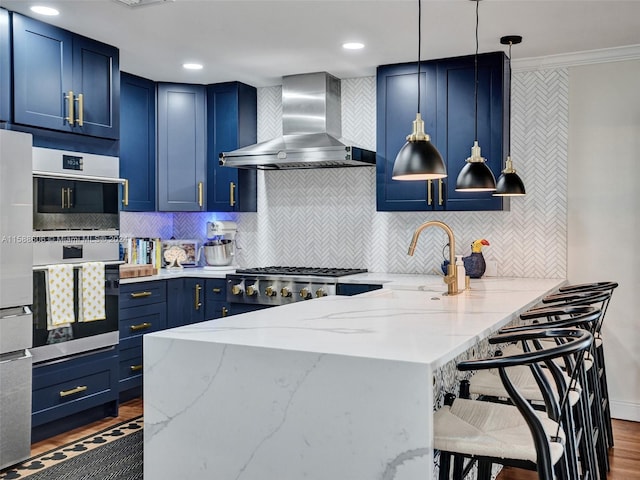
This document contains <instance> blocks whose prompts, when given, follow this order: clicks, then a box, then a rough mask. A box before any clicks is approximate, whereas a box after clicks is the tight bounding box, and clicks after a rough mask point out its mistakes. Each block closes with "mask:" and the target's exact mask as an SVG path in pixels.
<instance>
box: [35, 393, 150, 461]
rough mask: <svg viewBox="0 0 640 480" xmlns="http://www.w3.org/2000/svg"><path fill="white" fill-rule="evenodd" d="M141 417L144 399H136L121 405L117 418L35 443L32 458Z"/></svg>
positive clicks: (106, 419) (105, 419)
mask: <svg viewBox="0 0 640 480" xmlns="http://www.w3.org/2000/svg"><path fill="white" fill-rule="evenodd" d="M140 415H142V398H134V399H133V400H129V401H128V402H125V403H121V404H120V408H119V410H118V416H117V417H108V418H104V419H102V420H99V421H97V422H94V423H91V424H89V425H85V426H84V427H80V428H76V429H75V430H70V431H68V432H66V433H63V434H61V435H58V436H55V437H52V438H47V439H45V440H42V441H41V442H37V443H33V444H32V445H31V456H32V457H33V456H36V455H40V454H41V453H44V452H48V451H49V450H52V449H54V448H58V447H60V446H62V445H65V444H67V443H71V442H75V441H76V440H78V439H80V438H83V437H86V436H88V435H91V434H93V433H97V432H99V431H101V430H104V429H106V428H109V427H111V426H113V425H117V424H118V423H122V422H126V421H127V420H131V419H132V418H136V417H139V416H140Z"/></svg>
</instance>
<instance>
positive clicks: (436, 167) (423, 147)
mask: <svg viewBox="0 0 640 480" xmlns="http://www.w3.org/2000/svg"><path fill="white" fill-rule="evenodd" d="M421 17H422V2H421V0H418V113H417V114H416V119H415V120H414V121H413V132H412V133H411V135H408V136H407V143H405V144H404V146H403V147H402V148H401V149H400V151H399V152H398V155H397V156H396V159H395V162H394V163H393V173H392V175H391V178H392V179H394V180H434V179H438V178H444V177H446V176H447V169H446V167H445V165H444V160H443V159H442V155H440V152H438V149H437V148H436V147H435V146H434V145H433V144H432V143H431V141H430V140H431V139H430V137H429V135H428V134H427V133H425V131H424V121H423V120H422V115H421V114H420V44H421V42H422V27H421Z"/></svg>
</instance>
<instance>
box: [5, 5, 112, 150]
mask: <svg viewBox="0 0 640 480" xmlns="http://www.w3.org/2000/svg"><path fill="white" fill-rule="evenodd" d="M12 22H13V68H14V121H15V123H18V124H22V125H29V126H33V127H42V128H48V129H52V130H59V131H64V132H73V133H80V134H84V135H91V136H96V137H103V138H109V139H117V138H118V135H119V133H120V125H119V102H120V83H119V75H118V69H119V53H118V49H117V48H115V47H111V46H109V45H105V44H102V43H100V42H96V41H94V40H91V39H88V38H85V37H82V36H80V35H74V34H73V33H71V32H69V31H67V30H63V29H61V28H57V27H54V26H52V25H48V24H46V23H42V22H39V21H37V20H34V19H32V18H29V17H24V16H22V15H19V14H17V13H13V14H12Z"/></svg>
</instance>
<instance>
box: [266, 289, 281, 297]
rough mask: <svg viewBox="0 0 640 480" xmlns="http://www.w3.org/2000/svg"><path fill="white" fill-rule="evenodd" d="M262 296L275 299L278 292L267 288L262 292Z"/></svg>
mask: <svg viewBox="0 0 640 480" xmlns="http://www.w3.org/2000/svg"><path fill="white" fill-rule="evenodd" d="M264 294H265V295H266V296H267V297H275V296H276V295H277V294H278V292H276V289H275V288H273V287H267V288H266V290H265V291H264Z"/></svg>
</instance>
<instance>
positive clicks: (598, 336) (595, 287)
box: [558, 282, 618, 448]
mask: <svg viewBox="0 0 640 480" xmlns="http://www.w3.org/2000/svg"><path fill="white" fill-rule="evenodd" d="M616 288H618V282H595V283H580V284H574V285H565V286H564V287H560V288H559V289H558V290H559V292H560V293H575V292H594V291H605V292H609V293H610V294H611V296H613V291H614V290H615V289H616ZM611 296H610V297H609V298H608V299H607V300H606V301H605V302H603V305H602V307H601V309H602V319H601V320H600V326H599V327H598V329H597V332H596V333H595V336H594V340H593V341H594V344H595V347H596V355H597V356H598V364H599V365H600V367H601V371H600V372H599V375H600V384H601V389H600V390H601V391H602V393H603V397H604V398H603V401H604V402H605V413H604V415H605V420H606V421H607V425H606V427H607V443H608V445H609V448H611V447H613V445H614V442H613V428H612V424H611V405H610V400H609V387H608V385H607V369H606V367H605V361H604V342H603V338H602V331H601V327H602V323H603V322H604V317H605V315H606V313H607V309H608V308H609V303H610V302H611Z"/></svg>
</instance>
